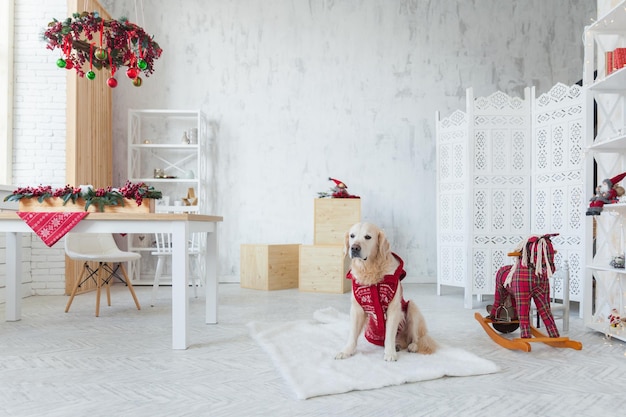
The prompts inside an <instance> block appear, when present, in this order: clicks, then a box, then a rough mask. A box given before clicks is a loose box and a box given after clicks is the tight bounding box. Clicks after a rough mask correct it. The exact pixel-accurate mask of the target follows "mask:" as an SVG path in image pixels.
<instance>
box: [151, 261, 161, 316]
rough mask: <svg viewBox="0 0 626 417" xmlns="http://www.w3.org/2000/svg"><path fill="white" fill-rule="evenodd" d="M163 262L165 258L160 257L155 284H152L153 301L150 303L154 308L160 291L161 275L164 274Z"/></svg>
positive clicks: (155, 274)
mask: <svg viewBox="0 0 626 417" xmlns="http://www.w3.org/2000/svg"><path fill="white" fill-rule="evenodd" d="M163 261H164V259H163V256H159V257H158V260H157V266H156V272H155V273H154V283H153V284H152V300H151V301H150V306H152V307H154V304H155V302H156V296H157V292H158V291H159V280H160V279H161V274H162V273H163V263H164V262H163Z"/></svg>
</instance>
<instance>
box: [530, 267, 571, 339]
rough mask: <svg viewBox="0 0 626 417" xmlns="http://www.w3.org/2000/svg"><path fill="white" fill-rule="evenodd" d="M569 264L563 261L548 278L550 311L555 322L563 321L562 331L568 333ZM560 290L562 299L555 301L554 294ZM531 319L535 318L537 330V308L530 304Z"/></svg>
mask: <svg viewBox="0 0 626 417" xmlns="http://www.w3.org/2000/svg"><path fill="white" fill-rule="evenodd" d="M569 280H570V272H569V262H568V261H567V259H565V260H563V267H562V268H557V270H556V271H555V272H554V274H552V276H551V277H550V311H552V316H553V317H554V319H555V320H563V327H562V329H563V331H564V332H568V331H569ZM559 285H560V289H561V291H560V292H561V294H562V298H561V299H557V298H556V296H555V294H556V292H557V291H556V290H557V289H559ZM530 311H531V313H530V314H531V318H532V317H533V316H536V317H537V328H539V326H540V318H539V315H538V314H537V307H536V306H535V303H534V302H532V303H531V310H530Z"/></svg>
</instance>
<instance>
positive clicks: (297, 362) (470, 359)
mask: <svg viewBox="0 0 626 417" xmlns="http://www.w3.org/2000/svg"><path fill="white" fill-rule="evenodd" d="M313 317H314V319H313V320H299V321H289V322H283V323H260V322H252V323H249V324H248V327H249V329H250V333H251V335H252V337H253V338H254V339H255V340H256V341H257V342H258V343H259V345H261V346H262V347H263V349H265V351H266V352H267V353H268V354H269V356H270V358H271V359H272V361H273V362H274V365H275V366H276V368H277V369H278V371H279V372H280V374H281V375H282V376H283V378H284V379H285V381H286V382H287V384H288V385H289V386H290V387H291V388H293V390H294V391H295V394H296V397H297V398H299V399H307V398H311V397H316V396H320V395H329V394H340V393H344V392H349V391H354V390H368V389H375V388H382V387H386V386H390V385H399V384H404V383H408V382H418V381H427V380H431V379H437V378H442V377H444V376H470V375H482V374H490V373H494V372H498V371H499V368H498V366H497V365H496V364H495V363H494V362H492V361H490V360H487V359H483V358H480V357H478V356H476V355H474V354H473V353H470V352H467V351H465V350H463V349H460V348H456V347H450V346H446V345H445V341H443V342H444V343H442V341H441V340H440V341H439V343H440V344H441V345H443V346H442V347H441V348H440V349H439V350H438V351H437V352H436V353H435V354H433V355H421V354H416V353H409V352H406V351H403V352H399V358H398V361H397V362H385V361H384V360H383V348H382V347H380V346H375V345H373V344H371V343H369V342H367V341H366V340H365V338H364V337H363V336H362V335H361V338H360V339H359V343H358V346H357V353H356V354H355V355H354V356H353V357H351V358H348V359H343V360H335V359H334V358H335V355H336V354H337V352H339V351H340V350H341V348H342V347H343V345H344V344H345V342H346V340H347V337H348V328H349V316H348V315H347V314H344V313H341V312H339V311H337V310H335V309H334V308H330V307H329V308H326V309H323V310H318V311H316V312H315V314H314V315H313Z"/></svg>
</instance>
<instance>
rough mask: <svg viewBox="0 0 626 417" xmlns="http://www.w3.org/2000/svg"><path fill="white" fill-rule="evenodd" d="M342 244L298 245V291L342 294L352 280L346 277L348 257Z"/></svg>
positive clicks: (350, 284) (350, 285)
mask: <svg viewBox="0 0 626 417" xmlns="http://www.w3.org/2000/svg"><path fill="white" fill-rule="evenodd" d="M343 251H344V248H343V245H301V246H300V273H299V274H298V275H299V277H300V283H299V284H298V288H299V289H300V291H308V292H325V293H335V294H343V293H345V292H347V291H350V288H351V287H352V282H351V281H350V280H348V279H346V274H347V273H348V270H349V269H350V258H348V257H347V256H344V254H343Z"/></svg>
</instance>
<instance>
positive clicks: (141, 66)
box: [137, 59, 148, 70]
mask: <svg viewBox="0 0 626 417" xmlns="http://www.w3.org/2000/svg"><path fill="white" fill-rule="evenodd" d="M137 67H139V69H142V70H145V69H146V68H148V63H147V62H146V61H145V60H143V59H140V60H139V61H137Z"/></svg>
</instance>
